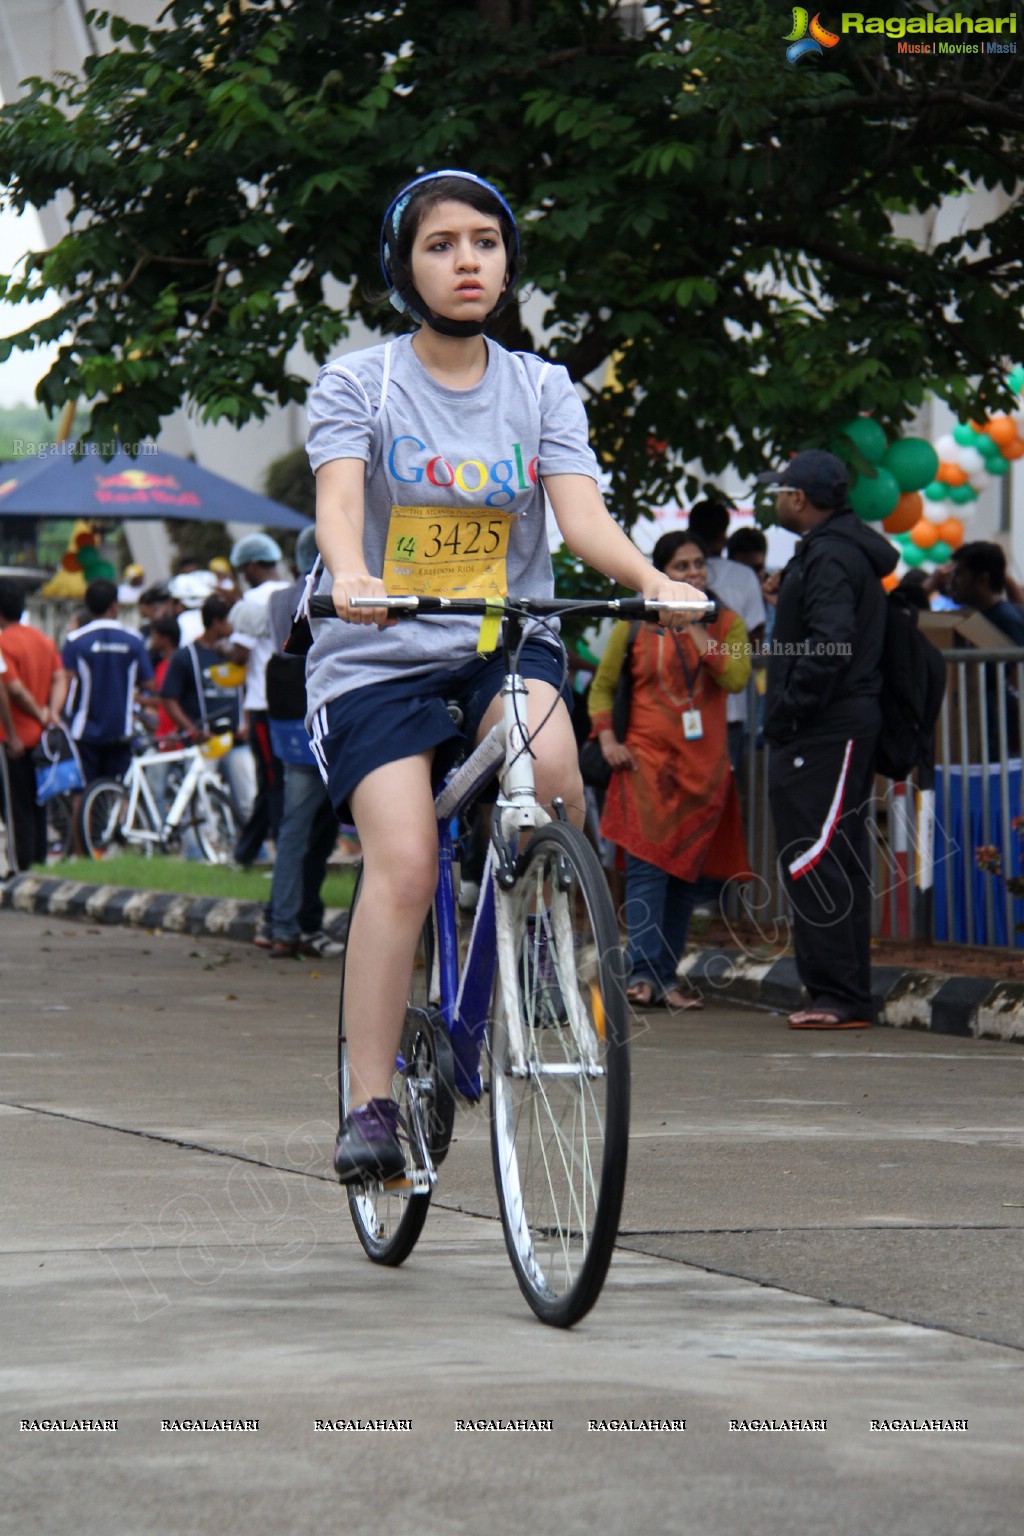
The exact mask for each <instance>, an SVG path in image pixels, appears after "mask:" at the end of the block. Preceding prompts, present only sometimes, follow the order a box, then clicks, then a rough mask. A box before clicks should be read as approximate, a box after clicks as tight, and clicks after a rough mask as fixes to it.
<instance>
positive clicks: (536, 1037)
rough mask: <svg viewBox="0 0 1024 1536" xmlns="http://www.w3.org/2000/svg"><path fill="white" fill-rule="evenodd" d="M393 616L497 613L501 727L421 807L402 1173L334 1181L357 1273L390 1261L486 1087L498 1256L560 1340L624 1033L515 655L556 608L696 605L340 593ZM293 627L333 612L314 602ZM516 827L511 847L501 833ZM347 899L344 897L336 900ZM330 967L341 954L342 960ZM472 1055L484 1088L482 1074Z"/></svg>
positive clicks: (589, 856)
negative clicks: (361, 1260) (427, 850)
mask: <svg viewBox="0 0 1024 1536" xmlns="http://www.w3.org/2000/svg"><path fill="white" fill-rule="evenodd" d="M355 602H356V603H357V604H358V605H359V606H362V607H368V608H369V607H374V608H387V609H389V610H390V611H392V612H394V613H396V614H398V615H401V616H416V615H418V614H443V613H458V614H469V615H479V616H483V617H495V616H497V615H500V616H501V619H502V646H503V653H504V659H505V668H504V670H505V682H504V686H503V689H502V699H503V712H504V718H503V722H502V723H501V724H500V725H496V726H495V727H494V728H493V729H492V730H491V731H490V732H489V733H488V735H487V736H486V737H485V738H484V739H483V740H482V741H481V742H480V744H479V745H478V746H477V747H476V748H475V750H474V751H472V752H471V753H470V755H469V756H468V757H467V758H466V759H465V761H464V762H462V763H461V765H459V766H457V767H456V768H455V769H453V770H452V772H451V773H450V774H449V775H448V777H447V778H446V779H445V781H444V783H443V784H442V786H441V788H440V789H439V791H438V793H437V795H436V797H435V800H434V811H435V815H436V817H437V835H438V851H439V874H438V882H437V891H436V895H435V899H434V904H433V907H432V910H431V913H430V916H429V917H428V920H427V923H426V925H425V929H424V939H423V950H424V958H425V965H424V968H423V971H422V972H421V973H417V974H420V975H422V978H423V981H422V987H421V988H417V985H416V983H415V980H414V987H413V990H414V992H417V991H421V992H422V995H417V996H413V997H410V999H409V1006H408V1008H407V1011H406V1018H405V1024H404V1028H403V1034H402V1041H401V1048H400V1052H399V1055H398V1057H397V1059H396V1064H395V1076H394V1080H393V1092H394V1095H395V1098H396V1100H397V1101H398V1103H399V1106H400V1109H401V1112H402V1119H403V1122H404V1137H405V1139H406V1141H407V1146H408V1152H407V1166H406V1171H405V1174H404V1175H403V1176H400V1177H399V1178H398V1179H396V1180H391V1181H390V1182H388V1183H387V1184H381V1183H380V1182H379V1181H374V1180H371V1179H367V1180H364V1181H363V1182H362V1183H359V1184H354V1185H349V1186H348V1200H349V1210H350V1214H351V1216H352V1220H353V1223H354V1225H355V1229H356V1232H357V1234H358V1237H359V1240H360V1242H361V1244H362V1246H363V1248H364V1250H365V1251H366V1253H367V1255H368V1256H369V1258H370V1259H371V1260H373V1261H374V1262H376V1263H379V1264H384V1265H397V1264H401V1263H402V1262H403V1261H404V1260H405V1259H406V1258H407V1257H408V1256H409V1254H410V1253H411V1252H412V1249H413V1247H414V1245H415V1243H416V1240H417V1239H418V1237H419V1235H420V1232H421V1231H422V1230H423V1225H424V1223H425V1221H426V1218H427V1212H428V1207H429V1202H430V1197H431V1194H432V1192H433V1190H434V1187H435V1185H436V1183H437V1176H438V1168H439V1167H440V1165H441V1164H442V1163H443V1161H444V1158H445V1156H446V1154H447V1152H448V1148H449V1145H450V1142H451V1137H452V1132H453V1128H454V1122H455V1111H456V1099H457V1098H461V1099H463V1100H464V1101H466V1102H468V1103H470V1104H476V1103H479V1102H480V1100H481V1098H482V1097H483V1095H484V1093H485V1092H487V1091H488V1089H489V1096H490V1140H491V1158H492V1165H493V1170H494V1176H495V1183H496V1186H497V1192H498V1202H499V1209H500V1214H501V1222H502V1227H503V1230H504V1235H505V1244H506V1248H507V1250H508V1254H509V1257H510V1259H511V1262H512V1267H513V1270H514V1272H515V1275H516V1279H517V1281H518V1283H519V1286H520V1289H521V1290H522V1292H523V1294H524V1296H525V1297H526V1300H527V1302H528V1303H529V1305H530V1307H531V1308H532V1309H533V1311H534V1312H535V1313H536V1315H537V1316H538V1317H539V1318H540V1319H541V1321H542V1322H545V1323H548V1324H551V1325H553V1326H556V1327H570V1326H572V1324H574V1323H576V1322H578V1321H579V1320H580V1318H582V1317H583V1316H584V1315H585V1314H586V1313H587V1312H588V1311H589V1310H590V1308H591V1307H592V1306H593V1305H594V1303H595V1302H596V1300H597V1298H598V1296H599V1294H600V1292H601V1288H602V1286H603V1284H604V1280H605V1277H606V1275H607V1272H608V1268H609V1265H610V1263H611V1257H612V1250H613V1248H614V1245H615V1241H616V1238H617V1236H618V1225H619V1216H620V1213H621V1209H622V1200H623V1194H624V1190H625V1179H626V1161H627V1151H628V1139H629V1091H630V1085H629V1038H628V1037H629V1022H628V1009H627V1003H626V978H625V966H624V960H623V955H622V948H621V945H620V942H619V932H618V924H617V922H616V918H615V913H614V909H613V907H612V902H611V897H610V895H609V892H608V885H607V881H606V879H605V876H604V872H603V870H602V869H601V865H600V863H599V861H598V859H597V856H596V854H595V853H594V850H593V848H592V847H591V845H590V843H589V842H588V841H587V839H586V838H585V837H584V835H583V833H582V832H580V831H578V830H577V828H576V827H574V826H572V825H571V823H570V822H569V821H568V819H567V816H566V812H565V807H564V805H563V804H562V803H561V802H559V801H556V802H555V803H554V805H553V807H552V809H553V811H554V816H553V817H552V816H551V815H549V813H548V812H547V810H545V808H544V807H543V806H541V805H540V804H539V802H538V801H537V798H536V794H535V789H534V775H533V762H532V758H531V753H530V736H529V732H528V731H527V728H526V725H525V720H524V718H523V712H522V710H521V702H522V700H523V698H524V696H525V693H526V689H527V684H526V683H525V682H524V680H523V678H522V677H521V676H520V674H519V672H518V670H517V657H518V653H519V650H520V648H521V645H522V641H523V634H524V623H525V621H526V620H528V619H531V618H533V619H539V620H543V619H545V618H547V617H550V616H554V615H559V614H566V613H574V614H587V615H591V616H594V617H604V616H612V617H625V618H652V619H653V618H656V616H657V614H658V613H659V612H663V611H665V609H666V608H667V607H671V608H672V610H673V611H676V612H681V613H688V614H690V615H692V616H694V617H698V616H704V615H705V614H707V613H713V612H714V605H713V604H710V603H709V604H704V603H692V602H686V601H684V600H681V599H680V600H677V601H675V602H672V603H671V604H666V603H660V604H659V603H653V602H647V601H646V600H645V599H643V598H620V599H611V600H607V601H600V602H599V601H593V602H576V601H562V600H558V599H519V598H517V599H515V600H514V601H511V600H510V601H505V602H497V601H491V600H485V599H479V600H477V599H466V598H463V599H458V598H441V597H429V598H428V597H419V598H417V597H393V598H386V599H381V598H365V599H358V598H357V599H355ZM310 614H311V616H312V617H318V618H330V617H334V616H335V610H334V607H333V604H332V603H331V601H330V599H329V598H314V599H313V600H312V602H311V604H310ZM496 775H499V776H500V777H499V791H500V792H499V795H498V800H497V803H496V805H495V808H494V815H493V819H492V838H491V845H490V849H489V852H488V859H487V865H486V869H485V872H484V878H483V881H482V883H481V889H480V897H479V901H478V904H477V909H476V914H475V917H474V920H473V926H472V932H471V935H470V938H469V943H468V949H467V952H466V955H465V959H464V960H463V961H462V963H461V965H460V940H459V933H458V916H457V909H456V898H455V887H454V877H453V864H454V862H455V859H456V841H457V834H456V831H455V824H456V822H457V818H458V817H459V815H460V814H461V813H462V812H463V811H464V810H465V809H466V807H467V806H469V805H470V804H471V803H472V802H473V801H474V800H475V799H477V798H478V796H479V795H480V794H481V792H482V791H483V790H484V789H485V788H486V786H487V785H488V784H489V783H490V782H491V780H493V779H494V777H495V776H496ZM524 833H527V834H530V835H529V837H528V840H524V839H523V838H522V836H521V834H524ZM358 898H359V887H358V885H357V888H356V892H355V895H354V897H353V907H354V906H355V903H356V901H358ZM346 965H347V956H346ZM484 1059H486V1063H487V1071H488V1079H489V1081H488V1083H487V1085H486V1086H485V1084H484V1082H483V1080H482V1073H481V1065H482V1062H483V1061H484ZM338 1095H339V1111H340V1116H341V1121H342V1123H344V1120H345V1117H346V1115H347V1113H348V1109H349V1083H348V1064H347V1044H346V1025H345V974H344V970H343V972H342V984H341V1002H340V1006H339V1020H338Z"/></svg>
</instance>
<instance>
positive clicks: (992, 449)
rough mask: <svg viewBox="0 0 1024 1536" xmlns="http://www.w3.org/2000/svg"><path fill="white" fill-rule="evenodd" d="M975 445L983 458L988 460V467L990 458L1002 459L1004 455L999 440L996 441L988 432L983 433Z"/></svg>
mask: <svg viewBox="0 0 1024 1536" xmlns="http://www.w3.org/2000/svg"><path fill="white" fill-rule="evenodd" d="M974 446H975V447H976V448H977V450H978V452H979V453H980V454H981V456H982V458H983V459H985V460H986V468H988V462H987V461H988V460H989V459H1002V457H1003V450H1002V449H1001V448H1000V446H999V444H998V443H997V442H994V441H993V440H992V438H991V437H989V435H988V433H987V432H982V433H981V435H980V437H978V438H977V439H976V440H975V443H974Z"/></svg>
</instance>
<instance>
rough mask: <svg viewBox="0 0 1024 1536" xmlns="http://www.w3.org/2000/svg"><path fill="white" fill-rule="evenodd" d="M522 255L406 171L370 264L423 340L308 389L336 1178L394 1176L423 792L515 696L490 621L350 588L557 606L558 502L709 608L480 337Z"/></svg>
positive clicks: (552, 405)
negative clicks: (344, 1037) (332, 821)
mask: <svg viewBox="0 0 1024 1536" xmlns="http://www.w3.org/2000/svg"><path fill="white" fill-rule="evenodd" d="M519 261H520V256H519V236H518V231H517V228H516V221H515V218H514V216H513V214H512V212H511V209H510V208H509V206H508V204H507V203H506V201H505V199H504V198H503V197H502V196H501V194H500V193H499V192H498V191H497V190H496V189H495V188H494V187H492V186H491V185H490V184H489V183H488V182H485V181H482V180H481V179H480V178H479V177H477V176H474V175H472V174H471V173H470V172H468V171H460V170H445V171H435V172H431V173H430V174H428V175H425V176H420V177H417V178H416V179H415V180H414V181H411V182H410V183H409V184H408V185H407V186H406V187H405V188H403V190H402V191H401V192H400V193H399V194H398V196H397V197H396V198H395V199H394V201H393V202H392V203H391V205H390V207H389V208H388V210H387V213H386V214H385V217H384V224H383V229H382V231H381V264H382V268H383V271H384V277H385V281H386V282H387V284H388V288H389V290H390V294H391V302H392V303H393V304H394V305H395V307H396V308H398V309H400V310H402V311H404V312H405V313H407V314H408V315H409V316H410V318H411V319H412V320H413V321H414V322H415V323H416V325H417V327H418V329H417V330H415V332H414V333H413V334H411V335H404V336H401V337H399V338H397V339H396V340H394V341H391V342H388V343H385V344H383V345H380V346H375V347H371V348H369V349H367V350H366V351H363V352H355V353H348V354H346V355H344V356H342V357H340V358H338V359H336V360H335V361H333V362H331V363H328V364H327V365H326V367H324V368H322V369H321V371H320V373H319V375H318V377H317V381H316V386H315V388H314V390H313V392H312V394H311V396H310V404H309V419H310V431H309V439H308V443H307V448H308V452H309V458H310V463H311V465H312V467H313V470H314V472H315V474H316V481H317V521H316V527H317V543H318V545H319V548H320V552H321V554H322V556H323V561H324V566H325V568H326V569H325V573H324V576H323V578H322V581H321V584H320V589H319V590H320V592H321V593H322V594H329V595H330V596H331V598H332V599H333V602H334V606H335V610H336V612H337V614H338V616H339V617H340V618H342V619H345V620H347V621H348V623H347V624H345V625H338V624H333V623H331V622H330V621H329V620H328V621H319V622H316V621H315V622H314V625H313V629H314V644H313V648H312V650H311V652H310V656H309V664H308V696H309V707H310V715H309V723H310V729H311V732H312V736H313V749H314V752H315V754H316V756H317V759H318V761H319V763H320V767H321V772H322V773H323V776H324V779H325V782H326V783H327V786H328V790H329V793H330V796H331V800H332V803H333V805H334V807H335V809H336V810H337V811H340V809H341V807H342V805H343V804H345V803H346V802H347V803H348V805H349V806H350V808H351V814H352V819H353V820H354V822H355V825H356V828H357V830H358V833H359V839H360V842H361V843H362V848H363V858H364V865H363V885H362V891H361V895H360V900H359V903H358V905H357V908H356V910H355V912H354V913H353V916H352V922H351V927H350V931H349V935H348V957H347V965H346V980H345V987H346V996H345V1013H346V1018H347V1020H348V1021H349V1022H348V1026H347V1028H348V1053H349V1054H348V1060H349V1074H350V1102H351V1104H352V1105H354V1106H355V1107H354V1108H353V1109H352V1110H351V1112H350V1113H349V1115H348V1117H347V1119H346V1122H345V1124H344V1126H343V1128H342V1131H341V1133H340V1134H339V1137H338V1142H337V1145H336V1147H335V1153H334V1167H335V1171H336V1172H337V1174H338V1176H339V1178H340V1179H341V1180H342V1182H343V1183H349V1182H354V1181H357V1180H360V1179H363V1178H365V1177H374V1178H379V1179H382V1180H386V1179H388V1178H392V1177H394V1176H396V1175H398V1174H400V1173H401V1172H402V1171H403V1169H404V1167H405V1154H404V1150H403V1147H402V1146H401V1144H400V1141H399V1139H398V1106H397V1105H396V1104H395V1102H394V1100H393V1099H392V1097H391V1083H392V1077H393V1074H394V1068H395V1056H396V1052H397V1050H398V1046H399V1041H400V1037H401V1031H402V1024H403V1020H404V1017H405V1008H406V999H407V997H408V993H409V981H410V977H411V974H412V967H413V963H414V959H415V953H416V946H417V943H418V940H419V935H420V932H421V930H422V927H423V923H424V919H425V917H426V914H427V912H428V911H429V909H430V904H431V901H432V898H433V895H434V889H435V885H436V879H437V834H436V820H435V817H434V813H433V805H432V797H433V792H432V788H431V783H432V779H436V778H437V777H439V775H440V773H441V772H442V771H443V770H444V769H446V768H447V766H448V765H449V763H450V762H451V760H452V758H453V756H454V751H455V748H456V747H457V745H458V743H459V742H460V741H461V740H462V738H463V736H465V737H467V738H468V739H469V740H471V741H475V740H479V739H480V738H481V737H482V736H483V735H484V734H486V732H487V731H488V730H489V729H490V728H491V726H492V725H493V724H495V723H496V721H497V720H498V719H500V716H501V705H500V699H499V698H498V694H499V690H500V688H501V685H502V665H501V660H500V657H496V656H495V655H494V654H493V653H491V652H488V651H487V650H485V649H484V646H485V644H486V641H485V640H484V638H483V636H482V633H481V627H480V624H479V621H473V620H468V619H461V618H460V619H453V618H451V617H444V618H442V619H437V620H434V619H423V620H421V621H419V622H418V623H416V624H407V625H398V624H395V623H394V621H393V620H390V619H389V618H388V615H387V613H386V611H385V610H384V609H374V608H369V609H366V608H354V607H352V606H351V599H353V598H355V597H380V596H385V595H387V594H388V593H389V592H390V593H392V594H397V593H419V594H421V595H422V594H428V593H434V594H448V595H455V594H458V595H461V596H474V597H480V596H492V597H499V596H505V595H507V596H510V597H515V596H532V597H543V596H550V595H552V593H553V578H552V571H551V561H550V557H549V553H548V541H547V532H546V518H545V493H546V494H547V498H548V500H549V501H550V504H551V507H552V509H553V511H554V515H555V520H556V522H557V524H558V527H559V530H560V532H561V534H562V537H563V538H564V540H565V542H566V544H567V545H568V546H569V548H570V549H571V550H572V551H573V553H574V554H576V555H578V556H579V557H580V558H581V559H583V560H585V561H586V562H587V563H588V564H589V565H592V566H594V567H595V568H596V569H597V570H599V571H602V572H604V574H605V575H607V576H609V577H612V578H613V579H614V580H615V581H617V582H619V583H621V584H622V585H623V586H624V587H627V588H630V589H633V590H635V591H637V592H639V593H641V594H642V595H643V596H645V597H648V598H655V599H662V598H664V599H676V598H679V597H685V598H690V599H693V600H700V599H701V597H702V594H701V593H699V592H697V591H696V589H691V588H688V587H686V586H680V584H679V583H678V582H673V581H671V580H670V579H669V578H668V577H666V576H663V575H662V574H661V573H659V572H658V571H656V570H655V569H654V567H653V566H651V565H650V564H649V563H648V562H647V561H646V560H645V559H644V558H643V556H642V555H640V553H639V552H638V551H637V550H636V549H635V548H634V546H633V545H632V544H631V542H630V541H629V539H628V538H627V537H626V535H625V534H624V533H623V531H622V529H621V528H620V527H619V526H618V524H617V523H616V522H615V521H614V520H613V519H612V517H611V516H610V514H609V513H608V511H607V509H606V508H605V505H604V502H603V501H602V498H601V495H600V493H599V491H598V488H597V463H596V459H595V457H594V454H593V452H592V450H591V449H590V446H589V444H588V441H587V423H586V416H585V413H584V410H583V406H582V404H581V402H580V400H579V397H578V396H577V394H576V392H575V390H574V389H573V386H572V383H571V381H570V379H569V376H568V374H567V373H566V371H565V370H564V369H563V368H559V367H554V366H552V365H551V364H548V363H545V362H543V361H542V360H541V359H540V358H538V357H534V356H532V355H529V354H526V353H512V352H508V351H506V350H505V349H504V348H503V347H501V346H499V345H498V344H497V343H496V342H494V341H492V340H491V339H490V338H488V337H485V336H484V326H485V324H486V322H487V321H488V320H489V319H491V318H492V317H493V316H494V315H496V314H497V313H498V312H499V311H500V310H501V309H503V308H504V306H505V305H506V304H508V303H509V302H510V301H511V299H512V298H513V296H514V294H515V291H516V284H517V280H518V272H519ZM670 622H672V623H673V624H680V623H685V622H687V621H686V620H682V619H680V618H678V616H677V617H675V618H673V619H672V620H671V621H670ZM485 625H486V621H485ZM520 671H521V672H522V674H523V676H524V677H526V678H527V679H528V680H529V697H528V701H527V702H528V716H529V727H530V730H531V732H535V731H537V730H538V727H539V726H540V725H541V723H542V722H543V723H544V730H543V732H542V733H540V734H538V735H536V736H534V737H533V740H532V742H531V747H532V750H533V752H534V755H535V760H536V761H535V772H536V783H537V791H538V795H539V798H540V799H541V801H543V802H544V803H550V801H552V800H553V799H554V798H555V796H559V795H560V796H561V797H562V798H563V799H564V801H565V803H566V805H567V807H568V808H569V814H570V816H571V817H572V818H573V819H574V820H576V821H577V822H578V823H580V824H581V823H582V809H581V808H582V805H583V788H582V784H581V782H580V778H579V768H578V762H577V748H576V740H575V736H574V734H573V729H572V724H571V721H570V717H569V711H568V708H567V707H566V701H565V697H564V695H563V697H562V698H561V699H560V698H559V690H560V689H561V687H562V663H561V655H560V653H559V652H558V651H557V650H556V648H555V647H554V646H553V645H552V644H551V643H550V641H549V640H547V639H545V638H543V632H542V631H540V632H538V635H537V636H534V637H531V638H529V639H528V640H527V641H526V643H525V645H524V647H523V652H522V655H521V659H520ZM451 699H455V700H457V701H458V702H459V704H460V706H461V708H462V710H463V715H464V720H463V724H462V727H461V729H459V728H457V727H456V726H455V725H454V723H453V721H452V718H451V716H450V714H449V712H448V709H447V707H446V706H447V701H449V700H451Z"/></svg>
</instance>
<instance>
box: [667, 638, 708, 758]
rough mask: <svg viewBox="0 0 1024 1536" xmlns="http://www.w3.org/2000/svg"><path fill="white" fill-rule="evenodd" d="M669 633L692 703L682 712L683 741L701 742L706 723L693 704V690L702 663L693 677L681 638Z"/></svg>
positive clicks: (695, 669) (694, 671)
mask: <svg viewBox="0 0 1024 1536" xmlns="http://www.w3.org/2000/svg"><path fill="white" fill-rule="evenodd" d="M668 633H669V634H670V635H671V636H672V642H673V644H674V645H675V648H676V654H677V656H678V657H679V665H680V666H681V667H682V669H683V677H684V678H685V679H686V692H687V695H688V696H689V701H690V707H689V709H684V710H683V711H682V721H683V740H684V741H700V740H702V738H703V736H704V722H703V720H702V719H701V713H700V710H699V709H698V708H697V707H696V705H695V704H694V702H693V690H694V687H695V685H696V682H697V678H698V676H699V675H700V661H699V660H698V662H697V665H696V667H695V668H694V670H693V675H692V676H691V675H690V669H689V667H688V666H687V665H686V657H685V656H684V655H683V648H682V646H681V645H680V644H679V636H678V635H677V634H676V632H675V630H674V629H670V630H669V631H668Z"/></svg>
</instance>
